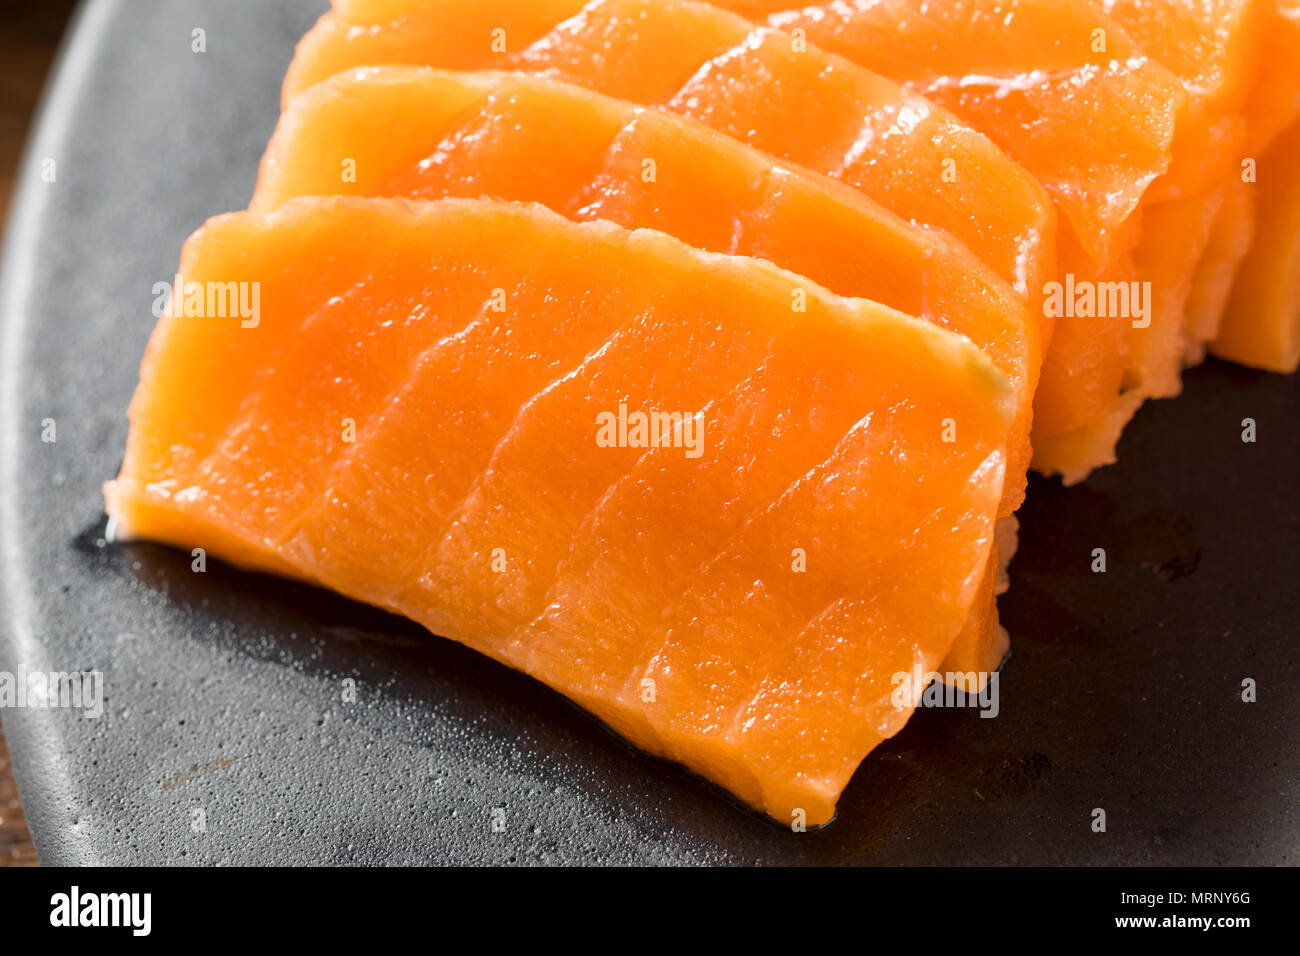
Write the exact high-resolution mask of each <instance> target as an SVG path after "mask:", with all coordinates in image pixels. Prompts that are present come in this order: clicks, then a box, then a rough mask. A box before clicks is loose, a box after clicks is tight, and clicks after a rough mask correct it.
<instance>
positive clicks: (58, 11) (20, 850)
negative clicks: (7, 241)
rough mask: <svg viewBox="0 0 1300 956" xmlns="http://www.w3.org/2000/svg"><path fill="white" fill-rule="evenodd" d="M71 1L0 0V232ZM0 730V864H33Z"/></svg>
mask: <svg viewBox="0 0 1300 956" xmlns="http://www.w3.org/2000/svg"><path fill="white" fill-rule="evenodd" d="M75 7H76V2H75V0H0V233H2V232H3V230H4V225H3V224H4V222H5V221H6V219H7V217H8V212H9V198H10V193H11V192H12V191H13V186H14V176H15V172H16V169H17V166H18V161H19V158H20V156H21V154H22V148H23V142H24V140H25V139H26V136H27V128H28V125H29V124H30V123H31V120H32V114H33V112H34V111H35V109H36V103H37V100H38V99H39V98H40V93H41V88H42V87H43V86H44V84H45V75H46V73H47V72H48V71H49V69H50V63H51V62H52V60H53V58H54V52H55V50H56V49H57V48H58V44H59V38H60V37H61V36H62V35H63V30H64V27H65V26H66V25H67V22H68V18H69V17H70V16H71V14H72V11H73V9H74V8H75ZM35 865H36V849H35V847H33V846H32V838H31V836H30V835H29V834H28V832H27V821H26V820H25V819H24V818H23V808H22V804H21V803H20V802H19V800H18V787H17V786H16V785H15V784H14V774H13V767H12V766H11V765H10V763H9V751H8V750H7V749H6V747H5V742H4V732H3V731H0V866H35Z"/></svg>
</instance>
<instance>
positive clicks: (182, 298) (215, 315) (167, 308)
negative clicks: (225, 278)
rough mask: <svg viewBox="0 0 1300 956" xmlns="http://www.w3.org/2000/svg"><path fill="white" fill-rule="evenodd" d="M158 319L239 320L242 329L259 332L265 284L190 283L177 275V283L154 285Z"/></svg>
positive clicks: (154, 305) (154, 303)
mask: <svg viewBox="0 0 1300 956" xmlns="http://www.w3.org/2000/svg"><path fill="white" fill-rule="evenodd" d="M153 294H154V300H153V314H154V318H156V319H161V318H162V317H163V316H167V317H169V318H185V319H204V318H211V319H225V318H236V317H238V318H239V320H240V321H239V326H240V328H244V329H255V328H257V326H258V324H259V323H261V321H262V283H260V282H213V281H209V282H186V281H185V277H184V276H183V275H181V274H180V273H179V272H178V273H176V279H175V281H174V282H155V283H154V284H153Z"/></svg>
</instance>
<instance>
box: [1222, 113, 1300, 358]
mask: <svg viewBox="0 0 1300 956" xmlns="http://www.w3.org/2000/svg"><path fill="white" fill-rule="evenodd" d="M1298 156H1300V123H1295V124H1293V125H1292V126H1291V127H1290V128H1289V129H1287V130H1286V131H1284V132H1283V133H1282V135H1281V136H1279V137H1278V138H1277V139H1276V140H1275V141H1274V143H1273V145H1272V146H1271V147H1270V148H1269V150H1268V151H1267V152H1266V153H1264V154H1263V155H1262V156H1260V157H1259V162H1258V166H1257V168H1256V181H1255V182H1254V183H1248V184H1246V188H1247V189H1248V190H1250V192H1251V194H1252V195H1253V197H1254V200H1255V216H1256V220H1255V241H1254V244H1253V245H1252V246H1251V247H1250V251H1249V252H1247V253H1246V256H1245V258H1244V259H1242V261H1241V265H1240V267H1239V269H1238V271H1237V275H1236V278H1235V280H1234V282H1233V285H1232V292H1231V294H1230V295H1229V297H1228V304H1227V307H1226V308H1225V309H1224V312H1223V322H1222V324H1221V326H1220V328H1219V330H1218V337H1217V338H1216V339H1215V340H1214V342H1213V343H1212V344H1211V345H1210V351H1211V352H1212V353H1213V354H1215V355H1217V356H1219V357H1220V358H1226V359H1230V360H1232V361H1234V362H1240V363H1242V364H1243V365H1250V366H1253V367H1255V368H1263V369H1269V370H1271V371H1274V372H1294V371H1295V370H1296V367H1297V365H1300V177H1297V176H1296V157H1298Z"/></svg>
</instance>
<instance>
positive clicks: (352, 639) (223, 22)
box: [0, 0, 1300, 864]
mask: <svg viewBox="0 0 1300 956" xmlns="http://www.w3.org/2000/svg"><path fill="white" fill-rule="evenodd" d="M321 6H322V3H320V2H317V0H311V2H307V0H303V2H288V0H285V2H275V3H272V2H266V0H222V2H217V0H210V2H203V0H167V2H163V0H132V2H113V0H95V2H92V3H91V4H90V5H89V6H88V7H87V8H86V10H85V11H84V14H83V16H82V18H81V21H80V24H79V29H78V31H77V33H76V36H75V39H74V41H73V42H72V43H71V46H70V47H69V49H68V50H67V51H66V54H65V56H64V58H63V62H62V69H61V71H60V73H59V76H58V79H57V81H56V83H55V84H54V87H53V89H52V92H51V93H50V95H49V97H48V100H47V103H46V106H45V110H44V118H43V122H42V123H41V125H40V128H39V131H38V134H37V135H36V137H35V139H34V141H33V142H32V144H31V149H30V153H29V155H28V158H27V164H26V175H25V178H24V179H23V185H22V187H21V189H20V195H19V196H18V198H17V203H16V206H15V210H14V218H13V220H12V222H11V228H10V235H9V245H8V249H7V257H6V260H5V269H4V274H3V287H2V290H0V291H2V292H3V323H4V325H3V336H4V339H3V343H4V352H3V393H2V400H0V416H2V417H0V423H2V424H0V440H2V441H3V461H2V463H0V464H2V466H3V469H2V475H3V489H2V492H0V519H2V520H3V525H2V538H0V541H2V544H3V585H4V587H3V602H4V610H5V615H4V617H5V626H4V628H3V637H2V639H0V670H8V671H10V672H14V671H19V670H21V669H24V668H33V669H45V670H83V669H98V670H101V671H103V672H104V673H105V675H106V681H107V702H106V704H107V709H106V713H105V715H104V717H103V718H101V719H99V720H90V719H85V718H83V717H80V716H78V715H77V714H76V713H75V712H70V711H66V710H33V709H27V710H15V709H9V710H5V711H4V714H3V717H4V728H5V732H6V735H7V736H8V738H9V746H10V748H11V750H12V752H13V756H14V760H15V763H16V766H17V768H18V771H19V784H20V787H21V791H22V796H23V801H24V805H25V808H26V811H27V816H28V820H29V822H30V825H31V829H32V833H33V836H34V838H35V841H36V845H37V849H38V851H39V853H40V856H41V858H42V860H44V861H45V862H46V863H90V862H103V863H137V862H142V863H176V862H188V863H199V862H224V863H236V862H245V863H301V862H318V863H339V862H355V863H380V862H383V863H421V862H459V863H468V862H507V861H519V862H534V861H537V862H550V863H574V862H606V863H611V862H617V863H631V862H664V863H668V862H673V863H676V862H708V863H722V862H730V863H750V862H762V863H777V862H785V863H809V862H820V863H842V862H873V863H900V862H903V863H947V862H956V863H1005V862H1019V863H1087V864H1097V863H1117V862H1132V863H1271V864H1277V863H1291V864H1294V863H1295V862H1296V861H1297V851H1298V850H1300V830H1298V822H1300V821H1297V812H1296V806H1297V779H1298V772H1300V751H1298V750H1297V746H1296V743H1297V739H1298V736H1297V734H1298V731H1300V721H1298V720H1297V716H1298V715H1300V669H1298V668H1297V664H1296V659H1295V650H1294V649H1295V630H1296V623H1297V620H1300V613H1298V612H1300V592H1298V587H1297V569H1298V568H1300V560H1298V558H1300V554H1298V553H1297V542H1298V541H1300V538H1298V536H1297V531H1298V526H1297V516H1298V515H1297V503H1296V488H1297V487H1298V480H1300V455H1298V453H1297V424H1296V423H1297V421H1300V385H1298V384H1297V381H1296V380H1295V379H1287V378H1283V377H1279V376H1269V375H1263V374H1259V373H1255V372H1250V371H1245V370H1242V369H1238V368H1234V367H1231V366H1228V365H1224V364H1219V363H1214V362H1212V363H1210V364H1209V365H1207V366H1205V367H1204V368H1201V369H1198V370H1197V371H1195V372H1193V373H1191V374H1190V375H1189V376H1188V378H1187V386H1186V394H1185V395H1184V396H1183V397H1182V398H1180V399H1178V400H1177V401H1172V402H1158V403H1155V404H1152V405H1149V406H1148V407H1147V408H1145V409H1144V410H1143V411H1142V413H1141V414H1140V415H1139V417H1138V419H1137V421H1136V422H1135V423H1134V425H1133V427H1132V428H1131V429H1130V431H1129V433H1128V434H1127V435H1126V437H1125V439H1124V443H1123V445H1122V447H1121V454H1120V462H1121V463H1120V464H1119V465H1117V466H1115V467H1111V468H1107V469H1105V470H1103V471H1101V472H1100V473H1098V474H1097V475H1095V476H1094V478H1093V479H1092V480H1091V481H1089V482H1088V483H1087V484H1086V485H1085V486H1082V487H1077V488H1073V489H1063V488H1061V487H1060V486H1059V485H1058V484H1056V483H1054V482H1048V481H1042V480H1036V481H1034V483H1033V485H1032V487H1031V489H1030V495H1029V502H1028V504H1027V505H1026V507H1025V508H1024V510H1023V511H1022V512H1021V520H1022V524H1023V539H1022V542H1023V543H1022V546H1021V551H1020V554H1019V556H1018V557H1017V558H1016V561H1015V563H1014V565H1013V567H1012V570H1013V580H1014V586H1013V588H1012V591H1011V593H1010V594H1009V595H1008V596H1007V598H1005V599H1004V601H1003V605H1002V606H1003V615H1004V621H1005V623H1006V625H1007V627H1008V628H1009V629H1010V631H1011V634H1012V639H1013V645H1014V654H1013V657H1012V658H1011V659H1010V660H1009V662H1008V663H1007V665H1006V667H1005V669H1004V673H1003V675H1002V682H1001V714H1000V715H999V716H998V717H997V718H996V719H992V720H985V719H980V718H979V717H977V716H976V715H975V712H974V711H969V710H967V711H948V712H941V711H928V712H922V713H920V714H918V715H917V717H916V718H915V719H914V720H913V721H912V722H911V723H910V724H909V725H908V726H907V728H906V729H905V730H904V731H903V732H902V733H901V734H900V735H899V736H898V737H897V738H896V739H894V740H892V741H891V742H889V743H888V744H887V745H886V746H884V747H882V748H880V750H878V751H877V752H876V753H874V754H873V755H872V756H871V757H870V758H868V760H867V761H866V763H865V764H864V765H863V767H862V768H861V770H860V772H859V773H858V775H857V776H856V777H855V779H854V781H853V783H852V785H851V786H850V787H849V789H848V791H847V792H846V793H845V795H844V798H843V800H842V802H841V804H840V814H839V819H838V820H837V822H835V823H834V824H833V825H831V826H830V827H828V828H826V829H824V830H822V831H819V832H816V833H807V834H793V833H789V832H786V831H784V830H781V829H779V828H777V827H775V826H773V825H771V824H769V823H767V822H765V821H763V820H761V819H759V818H757V817H755V816H754V815H752V814H750V813H749V812H747V811H745V810H743V809H741V808H738V807H737V806H735V805H733V804H732V803H731V802H729V801H728V800H727V799H725V798H724V797H722V796H721V795H720V794H719V793H718V792H717V791H715V790H714V789H712V788H711V787H709V786H707V785H705V784H703V783H701V782H700V781H698V780H696V779H694V778H692V777H691V776H689V775H688V774H686V773H684V772H683V771H680V770H678V769H676V768H674V767H671V766H668V765H665V764H662V763H659V762H657V761H654V760H651V759H649V758H646V757H644V756H642V755H640V754H638V753H637V752H635V751H633V750H631V749H630V748H628V747H626V746H624V745H623V744H621V743H620V742H619V741H617V740H616V739H615V738H613V737H612V736H610V735H609V734H608V733H606V732H605V731H604V730H603V729H602V728H601V727H599V726H598V725H597V724H596V723H595V722H594V721H592V720H591V719H589V718H588V717H587V716H585V715H584V714H583V713H581V712H580V711H578V710H577V709H576V708H574V707H572V706H570V705H569V704H567V703H566V702H565V701H564V700H563V699H561V698H560V697H559V696H558V695H556V694H553V693H552V692H550V691H548V690H547V689H546V688H544V687H542V686H540V685H538V684H536V683H534V682H533V681H531V680H529V679H528V678H526V677H523V676H521V675H519V674H516V673H513V672H510V671H508V670H506V669H505V668H503V667H500V666H498V665H496V664H494V663H492V662H490V661H488V660H486V659H484V658H481V657H479V656H477V655H476V654H474V653H472V652H470V651H468V650H465V649H463V648H461V647H459V646H457V645H455V644H452V643H451V642H448V641H444V640H440V639H434V638H430V637H428V636H427V635H426V634H424V633H423V632H421V631H420V630H419V629H418V628H416V627H414V626H412V625H410V624H407V623H404V622H402V621H399V620H396V619H393V618H390V617H388V616H385V615H383V614H380V613H377V612H374V611H372V610H369V609H366V608H364V607H359V606H357V605H354V604H351V603H348V602H346V601H343V600H340V599H337V598H334V597H332V596H330V595H327V594H323V593H319V592H316V591H313V590H311V589H308V588H304V587H300V586H297V585H293V584H286V583H284V582H281V581H277V580H273V579H269V578H263V577H258V576H254V575H247V574H241V573H237V572H234V571H230V570H226V569H223V568H219V567H212V566H210V567H209V570H208V573H206V574H194V573H192V572H191V571H190V568H189V556H188V554H187V553H183V552H176V551H170V550H167V549H164V548H159V547H153V546H129V547H114V546H107V547H106V546H104V545H103V544H102V540H101V539H102V537H103V530H104V528H103V517H102V504H101V498H100V490H99V489H100V484H101V482H103V481H104V480H105V479H106V478H109V477H111V476H112V475H113V474H114V473H115V472H116V469H117V466H118V464H119V462H120V457H121V449H122V447H123V443H124V440H125V437H126V420H125V418H124V411H125V408H126V405H127V401H128V399H129V398H130V395H131V390H132V388H133V386H134V384H135V380H136V373H137V369H138V363H139V359H140V355H141V353H142V351H143V348H144V344H145V341H146V338H147V337H148V334H149V331H150V328H151V327H152V325H153V318H152V316H151V312H150V305H151V302H152V293H151V287H152V285H153V283H154V282H157V281H164V280H169V279H170V278H171V276H172V273H173V272H174V270H175V266H176V262H177V257H178V254H179V250H180V246H181V243H182V241H183V240H184V239H185V237H186V236H187V235H188V234H189V233H190V232H191V231H192V230H193V229H194V228H195V227H196V226H198V225H199V224H200V223H201V222H202V221H203V220H204V219H205V218H206V217H208V216H209V215H212V214H214V213H218V212H223V211H226V210H230V209H238V208H242V207H243V206H244V205H245V204H246V203H247V200H248V197H249V194H250V192H251V189H252V185H253V182H254V177H255V173H256V167H257V160H258V157H259V155H260V154H261V151H262V149H263V147H264V145H265V143H266V140H267V137H268V136H269V134H270V132H271V129H272V127H273V125H274V122H275V119H276V115H277V110H278V91H279V86H280V80H281V78H282V75H283V72H284V69H285V67H286V65H287V63H288V60H289V57H290V54H291V51H292V49H293V44H294V42H295V40H296V39H297V38H298V37H299V36H300V35H301V34H302V33H303V32H304V31H305V30H306V29H307V27H308V26H309V25H310V24H311V22H312V21H313V19H314V17H315V16H316V14H317V13H318V12H319V9H320V7H321ZM196 28H202V29H204V30H205V31H206V41H207V52H206V53H194V52H192V51H191V36H192V31H193V30H194V29H196ZM47 157H48V158H52V159H54V160H55V164H56V165H55V170H56V179H55V182H53V183H45V182H43V181H42V180H41V177H40V171H41V169H40V166H41V161H42V160H43V159H45V158H47ZM51 418H52V419H54V420H55V422H56V423H57V425H56V427H57V441H56V442H54V443H52V444H51V443H46V442H43V441H42V423H43V421H44V420H45V419H51ZM1245 418H1253V419H1255V421H1256V422H1257V427H1258V441H1257V442H1256V443H1253V444H1246V443H1243V442H1242V441H1241V430H1242V424H1241V423H1242V420H1243V419H1245ZM1094 548H1105V549H1106V551H1107V554H1108V564H1109V567H1108V571H1107V572H1106V573H1105V574H1094V573H1092V571H1091V570H1090V564H1091V562H1092V551H1093V549H1094ZM1247 677H1249V678H1253V679H1255V680H1256V681H1257V682H1258V688H1259V689H1258V696H1259V700H1258V702H1257V703H1253V704H1248V703H1243V702H1242V701H1241V699H1240V696H1241V685H1242V680H1243V679H1244V678H1247ZM345 678H353V679H354V680H355V681H356V682H357V688H358V695H359V701H358V703H356V704H345V703H344V702H343V701H342V689H343V682H344V679H345ZM498 807H501V808H504V810H505V817H504V820H505V829H504V832H493V827H492V822H493V809H494V808H498ZM1098 807H1100V808H1104V809H1105V811H1106V813H1107V823H1108V826H1107V832H1105V833H1094V832H1092V829H1091V826H1090V824H1091V822H1092V811H1093V809H1094V808H1098ZM196 810H202V811H203V818H204V820H205V823H206V830H205V831H203V832H196V828H195V827H194V826H193V822H194V820H195V819H196V815H195V811H196Z"/></svg>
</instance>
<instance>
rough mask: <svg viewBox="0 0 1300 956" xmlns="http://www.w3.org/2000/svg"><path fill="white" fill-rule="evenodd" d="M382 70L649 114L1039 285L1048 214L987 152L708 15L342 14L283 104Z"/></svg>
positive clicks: (476, 0)
mask: <svg viewBox="0 0 1300 956" xmlns="http://www.w3.org/2000/svg"><path fill="white" fill-rule="evenodd" d="M385 18H391V19H385ZM548 19H549V20H550V22H551V29H550V30H549V31H546V32H545V33H542V32H541V31H542V30H543V24H544V23H545V21H547V20H548ZM494 29H502V30H504V34H501V35H500V36H501V37H503V39H502V45H499V46H497V47H496V48H494V42H493V41H494V34H493V30H494ZM381 64H415V65H424V66H432V67H440V68H456V69H465V68H476V69H480V68H481V69H514V70H522V71H525V72H543V73H546V74H548V75H550V76H553V77H555V78H557V79H562V80H565V81H567V82H571V83H576V84H578V85H582V86H588V87H590V88H592V89H594V90H597V91H598V92H601V93H605V94H608V95H611V96H616V97H620V98H623V99H627V100H630V101H632V102H635V103H639V104H645V105H656V106H662V107H664V108H665V109H667V110H669V111H671V112H675V113H679V114H681V115H685V116H688V117H691V118H693V119H696V120H699V121H701V122H703V123H705V124H706V125H709V126H711V127H713V128H714V129H717V130H718V131H720V132H723V133H726V134H728V135H731V136H734V137H735V138H736V139H739V140H741V141H743V142H746V143H748V144H749V145H751V146H754V147H756V148H758V149H761V150H763V151H764V152H767V153H770V154H772V155H773V156H776V157H777V158H780V159H783V160H787V161H789V162H793V163H797V164H799V165H802V166H805V167H807V168H809V169H810V170H813V171H815V172H818V173H822V174H825V175H828V176H832V177H833V178H836V179H839V180H841V181H843V182H845V183H848V184H849V185H852V186H854V187H856V188H858V189H860V190H862V191H863V192H864V193H866V194H867V195H869V196H870V197H871V198H873V199H875V200H876V201H877V202H879V203H881V204H882V205H884V206H885V207H886V208H889V209H890V210H891V211H893V212H896V213H897V214H899V215H900V216H903V217H904V218H907V219H910V220H912V221H914V222H917V223H921V224H924V225H928V226H934V227H937V228H941V229H945V230H947V231H948V232H950V233H951V234H952V235H954V236H955V237H957V238H958V239H959V240H961V241H962V242H964V243H965V244H966V245H967V246H968V247H969V248H970V249H971V250H972V251H973V252H974V253H975V254H976V255H978V256H980V258H982V259H983V260H984V261H985V262H987V263H988V264H989V265H991V266H992V267H993V268H994V269H996V270H997V271H998V273H999V274H1000V275H1001V276H1002V277H1003V278H1005V279H1007V280H1008V281H1009V282H1011V283H1012V285H1014V286H1015V287H1016V288H1017V289H1018V290H1020V291H1021V292H1022V294H1027V293H1028V292H1029V290H1033V289H1036V288H1039V287H1041V284H1042V281H1043V278H1044V277H1045V276H1047V275H1049V274H1050V273H1051V268H1052V241H1053V236H1054V232H1055V213H1054V210H1053V208H1052V206H1051V203H1050V201H1049V200H1048V198H1047V195H1046V193H1045V192H1044V190H1043V189H1042V187H1041V186H1040V185H1039V183H1038V182H1037V181H1036V180H1035V179H1034V178H1033V177H1032V176H1030V175H1029V174H1028V173H1027V172H1026V171H1025V170H1024V169H1023V168H1022V167H1020V166H1019V165H1018V164H1016V163H1015V162H1013V161H1012V160H1011V159H1010V158H1009V157H1007V155H1006V154H1005V153H1004V152H1002V150H1000V149H998V148H997V147H996V146H995V145H994V144H993V143H992V142H991V141H990V140H988V139H987V138H985V137H984V136H982V135H980V134H979V133H977V132H975V131H974V130H972V129H971V128H970V127H969V126H967V125H965V124H964V123H962V122H961V121H960V120H958V119H957V118H956V117H955V116H953V115H952V114H951V113H949V112H948V111H947V110H945V109H942V108H941V107H939V106H936V105H935V104H934V103H932V102H930V101H929V100H926V99H924V98H923V97H920V96H916V95H914V94H909V93H907V92H905V91H903V90H902V89H901V88H900V87H898V86H897V85H896V84H895V83H892V82H890V81H888V80H886V79H885V78H883V77H881V76H879V75H878V74H875V73H872V72H870V71H868V70H865V69H862V68H860V67H857V66H855V65H854V64H852V63H850V62H849V61H847V60H844V59H842V58H839V57H835V56H832V55H830V54H827V53H825V52H824V51H822V50H820V49H818V48H817V47H816V46H814V45H811V44H807V43H803V42H800V41H798V40H797V39H796V38H794V37H791V36H790V35H788V34H785V33H781V32H779V31H774V30H771V29H768V28H759V27H756V26H754V25H753V24H751V23H749V22H748V21H747V20H745V19H744V18H742V17H738V16H735V15H733V14H730V13H727V12H725V11H722V10H719V9H717V8H715V7H711V6H709V5H707V4H700V3H691V2H685V0H594V2H591V3H588V4H586V5H583V4H582V3H581V2H579V0H472V2H471V0H448V2H445V3H443V2H440V3H425V2H422V0H407V2H406V3H400V2H391V3H382V4H377V5H373V6H369V5H366V4H342V5H340V7H339V9H338V10H336V11H333V12H331V13H328V14H326V15H325V17H324V18H322V20H321V21H320V22H319V23H318V24H317V25H316V27H314V28H313V30H312V31H311V33H309V34H308V36H307V37H305V38H304V39H303V41H302V42H301V43H300V44H299V46H298V52H297V54H296V56H295V58H294V63H293V65H292V66H291V67H290V71H289V75H288V77H287V78H286V81H285V91H284V101H285V102H286V103H288V102H289V101H291V100H292V99H293V97H294V96H296V95H297V94H298V93H300V92H301V91H302V90H304V89H306V88H308V87H309V86H311V85H312V84H313V83H316V82H319V81H320V80H322V79H325V78H327V77H329V76H331V75H333V74H335V73H339V72H343V71H345V70H347V69H350V68H353V67H357V66H375V65H381Z"/></svg>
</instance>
